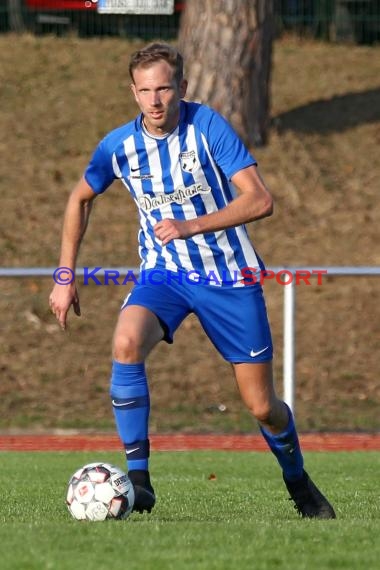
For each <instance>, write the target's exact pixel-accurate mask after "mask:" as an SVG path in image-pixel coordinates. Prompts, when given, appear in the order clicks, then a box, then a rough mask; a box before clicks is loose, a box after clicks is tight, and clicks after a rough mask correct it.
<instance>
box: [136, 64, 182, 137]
mask: <svg viewBox="0 0 380 570" xmlns="http://www.w3.org/2000/svg"><path fill="white" fill-rule="evenodd" d="M133 79H134V83H132V85H131V88H132V91H133V94H134V96H135V99H136V101H137V104H138V106H139V107H140V109H141V112H142V113H143V115H144V125H145V127H146V129H147V130H148V131H149V132H150V133H151V134H152V135H158V136H160V135H164V134H166V133H169V132H171V131H172V130H173V129H175V127H176V126H177V124H178V120H179V103H180V100H181V99H182V97H184V96H185V93H186V87H187V82H186V81H185V80H184V79H183V80H182V81H181V82H180V85H178V83H177V81H176V79H175V77H174V70H173V69H172V68H171V66H170V65H169V64H168V63H167V62H166V61H164V60H161V61H157V62H156V63H153V64H152V65H150V66H149V67H145V68H144V67H138V68H136V69H135V70H134V72H133Z"/></svg>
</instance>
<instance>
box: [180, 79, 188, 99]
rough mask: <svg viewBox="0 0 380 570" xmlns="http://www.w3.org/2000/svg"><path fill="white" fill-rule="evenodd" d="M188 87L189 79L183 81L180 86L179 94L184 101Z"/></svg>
mask: <svg viewBox="0 0 380 570" xmlns="http://www.w3.org/2000/svg"><path fill="white" fill-rule="evenodd" d="M187 85H188V82H187V79H182V80H181V83H180V84H179V93H180V96H181V99H183V97H184V96H185V95H186V91H187Z"/></svg>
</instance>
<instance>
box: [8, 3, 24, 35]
mask: <svg viewBox="0 0 380 570" xmlns="http://www.w3.org/2000/svg"><path fill="white" fill-rule="evenodd" d="M7 6H8V21H9V29H10V30H11V31H12V32H23V31H25V24H24V17H23V7H22V0H8V2H7Z"/></svg>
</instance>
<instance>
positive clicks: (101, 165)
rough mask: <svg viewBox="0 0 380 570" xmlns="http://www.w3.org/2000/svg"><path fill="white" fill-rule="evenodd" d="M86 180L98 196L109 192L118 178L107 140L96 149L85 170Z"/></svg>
mask: <svg viewBox="0 0 380 570" xmlns="http://www.w3.org/2000/svg"><path fill="white" fill-rule="evenodd" d="M84 178H85V180H86V182H87V184H89V186H91V188H92V189H93V191H94V192H96V194H101V193H102V192H104V191H105V190H107V188H108V186H110V185H111V184H112V182H113V181H114V179H115V178H116V176H115V173H114V170H113V166H112V155H111V153H110V152H109V151H108V150H107V144H106V141H105V139H103V140H102V141H101V142H100V143H99V144H98V146H97V147H96V149H95V151H94V154H93V155H92V158H91V160H90V162H89V164H88V166H87V168H86V170H85V173H84Z"/></svg>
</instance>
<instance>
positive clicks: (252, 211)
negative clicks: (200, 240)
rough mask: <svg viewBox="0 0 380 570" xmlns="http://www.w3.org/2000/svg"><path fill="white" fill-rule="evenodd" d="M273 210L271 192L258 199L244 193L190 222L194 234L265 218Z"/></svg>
mask: <svg viewBox="0 0 380 570" xmlns="http://www.w3.org/2000/svg"><path fill="white" fill-rule="evenodd" d="M272 211H273V202H272V199H271V197H270V195H269V194H268V195H265V196H263V197H262V198H261V199H260V200H258V201H254V200H252V197H251V196H250V195H249V194H242V195H240V196H238V197H237V198H235V199H234V200H233V201H232V202H230V203H229V204H228V206H226V207H225V208H222V209H221V210H219V211H218V212H213V213H211V214H206V215H204V216H199V217H198V218H195V219H194V220H189V224H190V225H191V229H192V233H193V232H194V233H193V235H195V234H203V233H207V232H216V231H220V230H224V229H227V228H231V227H236V226H240V225H242V224H246V223H248V222H252V221H254V220H259V219H261V218H265V217H267V216H270V215H271V214H272Z"/></svg>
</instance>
